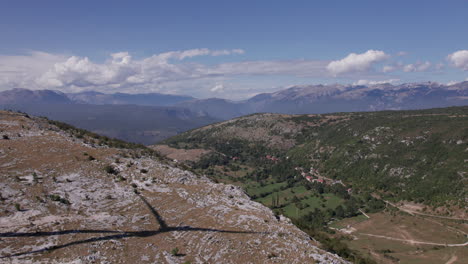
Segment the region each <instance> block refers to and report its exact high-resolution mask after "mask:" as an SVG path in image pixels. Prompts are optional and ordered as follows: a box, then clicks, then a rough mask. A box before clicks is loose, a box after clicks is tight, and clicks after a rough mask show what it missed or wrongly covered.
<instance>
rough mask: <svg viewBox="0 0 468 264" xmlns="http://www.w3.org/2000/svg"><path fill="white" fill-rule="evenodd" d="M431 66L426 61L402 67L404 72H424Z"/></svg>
mask: <svg viewBox="0 0 468 264" xmlns="http://www.w3.org/2000/svg"><path fill="white" fill-rule="evenodd" d="M431 66H432V64H431V63H430V62H428V61H426V62H416V63H414V64H407V65H405V66H403V71H404V72H424V71H427V70H429V69H430V68H431Z"/></svg>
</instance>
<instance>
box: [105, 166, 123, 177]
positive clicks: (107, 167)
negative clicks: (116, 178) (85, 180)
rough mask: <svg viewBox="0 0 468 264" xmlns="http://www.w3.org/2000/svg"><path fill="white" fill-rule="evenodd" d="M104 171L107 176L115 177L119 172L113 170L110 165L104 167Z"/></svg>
mask: <svg viewBox="0 0 468 264" xmlns="http://www.w3.org/2000/svg"><path fill="white" fill-rule="evenodd" d="M104 170H105V171H106V172H107V173H109V174H114V175H117V174H118V173H119V172H118V171H117V170H116V169H115V168H114V167H112V166H111V165H107V166H106V167H104Z"/></svg>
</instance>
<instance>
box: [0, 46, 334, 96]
mask: <svg viewBox="0 0 468 264" xmlns="http://www.w3.org/2000/svg"><path fill="white" fill-rule="evenodd" d="M237 54H244V50H242V49H232V50H210V49H191V50H182V51H170V52H164V53H160V54H154V55H152V56H149V57H146V58H142V59H135V58H133V57H132V56H131V55H130V54H129V53H128V52H118V53H112V54H110V55H109V58H108V59H107V60H105V61H103V62H95V61H92V60H91V59H90V58H88V57H80V56H63V55H54V54H48V53H43V52H32V53H30V54H26V55H24V56H0V85H1V86H0V89H10V88H14V87H24V88H30V89H56V90H61V91H63V92H79V91H84V90H99V91H103V92H115V91H126V92H148V91H159V92H172V91H174V89H176V88H175V87H176V86H177V85H179V86H181V87H190V88H191V89H192V87H193V86H195V85H199V86H200V87H203V89H205V93H206V92H209V91H210V90H213V91H216V92H222V91H224V90H223V89H222V88H223V87H224V85H223V84H219V83H222V82H220V79H225V78H229V77H235V76H259V75H293V76H299V77H303V76H307V77H320V76H324V75H326V74H327V71H326V65H327V63H328V62H327V61H315V60H289V61H242V62H232V63H220V64H211V65H208V64H202V63H197V62H194V61H183V60H187V59H189V58H193V57H196V56H223V55H237ZM221 86H223V87H221ZM197 89H198V88H197ZM178 92H182V93H184V91H180V90H179V91H178ZM190 92H192V90H191V91H190Z"/></svg>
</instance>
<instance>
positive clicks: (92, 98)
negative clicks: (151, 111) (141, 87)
mask: <svg viewBox="0 0 468 264" xmlns="http://www.w3.org/2000/svg"><path fill="white" fill-rule="evenodd" d="M67 96H68V98H69V99H70V100H72V101H74V102H77V103H83V104H97V105H103V104H135V105H147V106H171V105H174V104H177V103H180V102H184V101H189V100H193V99H195V98H193V97H191V96H183V95H172V94H160V93H146V94H127V93H114V94H105V93H100V92H95V91H89V92H81V93H69V94H67Z"/></svg>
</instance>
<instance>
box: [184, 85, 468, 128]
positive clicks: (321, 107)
mask: <svg viewBox="0 0 468 264" xmlns="http://www.w3.org/2000/svg"><path fill="white" fill-rule="evenodd" d="M467 104H468V82H462V83H457V84H454V85H443V84H439V83H432V82H426V83H410V84H401V85H391V84H379V85H370V86H362V85H361V86H357V85H348V86H345V85H306V86H294V87H291V88H288V89H285V90H281V91H278V92H274V93H263V94H259V95H256V96H254V97H252V98H250V99H248V100H245V101H238V102H233V101H227V100H222V99H204V100H194V101H191V102H189V103H184V106H185V107H187V108H189V109H192V110H194V111H204V112H205V113H207V114H209V115H212V116H215V117H217V118H222V119H229V118H233V117H238V116H241V115H246V114H252V113H259V112H270V113H283V114H308V113H331V112H351V111H378V110H410V109H425V108H434V107H447V106H462V105H467Z"/></svg>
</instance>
